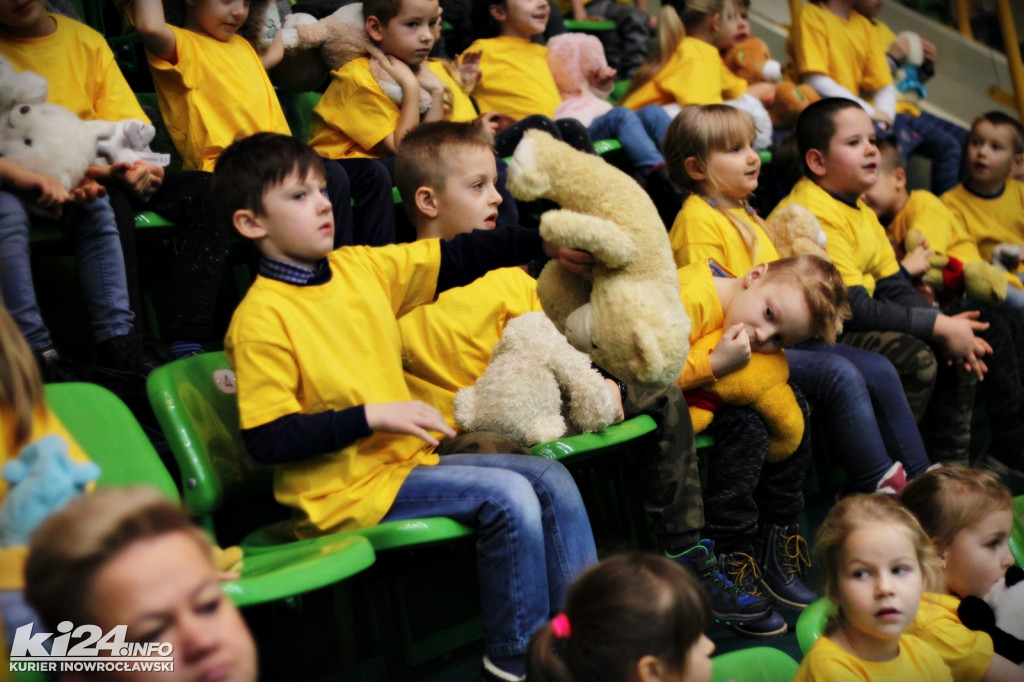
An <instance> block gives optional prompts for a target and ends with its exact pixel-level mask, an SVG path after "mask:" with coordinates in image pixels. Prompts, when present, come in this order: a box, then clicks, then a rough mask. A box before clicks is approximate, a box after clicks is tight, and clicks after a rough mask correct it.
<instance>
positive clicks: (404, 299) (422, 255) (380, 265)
mask: <svg viewBox="0 0 1024 682" xmlns="http://www.w3.org/2000/svg"><path fill="white" fill-rule="evenodd" d="M365 252H366V254H367V255H368V257H369V258H370V259H371V262H372V263H373V266H374V268H375V269H376V270H377V272H378V273H379V277H380V278H381V284H382V285H383V286H385V287H388V288H389V289H390V295H391V301H392V309H393V310H394V312H395V315H396V316H401V315H403V314H405V313H406V312H408V311H409V310H411V309H413V308H415V307H416V306H421V305H423V304H425V303H430V302H431V301H433V300H434V297H435V295H436V292H437V274H438V271H439V269H440V267H441V240H440V239H423V240H419V241H416V242H413V243H412V244H392V245H389V246H383V247H378V248H366V249H365Z"/></svg>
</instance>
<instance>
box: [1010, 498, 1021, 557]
mask: <svg viewBox="0 0 1024 682" xmlns="http://www.w3.org/2000/svg"><path fill="white" fill-rule="evenodd" d="M1010 553H1011V554H1013V562H1014V563H1015V564H1017V565H1018V566H1020V567H1021V568H1024V495H1018V496H1017V497H1015V498H1013V528H1012V529H1011V530H1010Z"/></svg>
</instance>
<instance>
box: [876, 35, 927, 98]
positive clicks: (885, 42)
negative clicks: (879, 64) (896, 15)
mask: <svg viewBox="0 0 1024 682" xmlns="http://www.w3.org/2000/svg"><path fill="white" fill-rule="evenodd" d="M869 21H870V22H871V25H872V26H873V27H874V29H875V47H876V49H878V50H881V51H882V54H883V55H884V54H885V53H886V52H888V51H889V46H890V45H892V43H893V41H894V40H896V34H895V33H893V32H892V29H891V28H889V26H888V25H886V23H885V22H884V21H878V20H877V19H869ZM885 61H886V63H888V62H889V60H888V58H887V59H886V60H885ZM896 113H897V114H907V115H908V116H920V115H921V108H920V107H919V106H917V105H916V104H914V103H913V102H911V101H910V100H906V99H899V100H896Z"/></svg>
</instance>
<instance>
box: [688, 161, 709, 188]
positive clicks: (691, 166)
mask: <svg viewBox="0 0 1024 682" xmlns="http://www.w3.org/2000/svg"><path fill="white" fill-rule="evenodd" d="M683 170H685V171H686V174H687V175H689V176H690V177H691V178H693V179H694V180H696V181H697V182H704V181H705V180H707V179H708V174H707V173H705V172H704V166H703V165H702V164H701V162H700V161H698V160H697V157H696V156H687V157H686V160H685V161H683Z"/></svg>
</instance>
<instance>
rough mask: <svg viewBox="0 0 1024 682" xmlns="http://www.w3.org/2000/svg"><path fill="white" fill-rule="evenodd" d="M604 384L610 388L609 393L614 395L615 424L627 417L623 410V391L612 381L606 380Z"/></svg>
mask: <svg viewBox="0 0 1024 682" xmlns="http://www.w3.org/2000/svg"><path fill="white" fill-rule="evenodd" d="M604 384H605V386H607V387H608V392H609V393H611V394H612V397H613V398H614V400H615V405H616V411H615V422H616V423H618V422H620V421H622V420H623V418H624V417H625V412H624V411H623V409H622V391H620V390H619V385H618V384H617V383H615V382H614V381H612V380H611V379H605V380H604Z"/></svg>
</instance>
